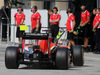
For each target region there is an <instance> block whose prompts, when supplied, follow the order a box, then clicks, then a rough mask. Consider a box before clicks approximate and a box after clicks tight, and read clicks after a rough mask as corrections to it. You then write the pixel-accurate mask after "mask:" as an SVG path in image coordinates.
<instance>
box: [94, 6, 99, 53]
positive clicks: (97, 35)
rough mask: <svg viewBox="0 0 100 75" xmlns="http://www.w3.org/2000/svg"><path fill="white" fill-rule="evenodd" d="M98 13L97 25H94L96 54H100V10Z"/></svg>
mask: <svg viewBox="0 0 100 75" xmlns="http://www.w3.org/2000/svg"><path fill="white" fill-rule="evenodd" d="M97 13H98V15H97V23H96V24H95V25H94V27H93V30H94V31H95V29H96V46H97V50H96V54H100V8H98V10H97Z"/></svg>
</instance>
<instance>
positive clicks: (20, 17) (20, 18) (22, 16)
mask: <svg viewBox="0 0 100 75" xmlns="http://www.w3.org/2000/svg"><path fill="white" fill-rule="evenodd" d="M14 17H15V18H16V21H17V25H20V23H21V21H22V20H25V15H24V14H23V13H22V14H19V13H16V14H15V15H14ZM22 25H23V24H22Z"/></svg>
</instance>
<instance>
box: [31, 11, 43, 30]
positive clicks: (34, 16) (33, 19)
mask: <svg viewBox="0 0 100 75" xmlns="http://www.w3.org/2000/svg"><path fill="white" fill-rule="evenodd" d="M40 19H41V15H40V14H39V13H38V12H36V13H35V14H32V15H31V26H32V29H34V28H36V27H37V20H40ZM39 25H40V26H41V23H40V22H39Z"/></svg>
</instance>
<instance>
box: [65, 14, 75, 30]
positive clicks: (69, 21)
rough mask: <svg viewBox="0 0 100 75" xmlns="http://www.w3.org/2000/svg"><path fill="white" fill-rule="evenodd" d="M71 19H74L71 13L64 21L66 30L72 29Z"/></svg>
mask: <svg viewBox="0 0 100 75" xmlns="http://www.w3.org/2000/svg"><path fill="white" fill-rule="evenodd" d="M72 21H75V16H74V15H73V14H70V15H69V17H68V19H67V23H66V27H67V31H70V30H72V25H73V23H72Z"/></svg>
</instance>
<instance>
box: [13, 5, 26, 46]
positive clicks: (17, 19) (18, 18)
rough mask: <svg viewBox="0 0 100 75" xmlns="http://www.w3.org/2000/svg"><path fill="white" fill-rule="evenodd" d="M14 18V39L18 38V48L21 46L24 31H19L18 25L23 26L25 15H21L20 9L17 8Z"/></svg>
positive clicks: (21, 10)
mask: <svg viewBox="0 0 100 75" xmlns="http://www.w3.org/2000/svg"><path fill="white" fill-rule="evenodd" d="M14 17H15V24H17V32H16V37H17V38H19V46H20V44H22V36H23V33H24V31H20V27H19V26H20V25H23V23H24V20H25V15H24V13H23V9H22V8H21V7H19V8H18V10H17V13H15V15H14Z"/></svg>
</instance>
